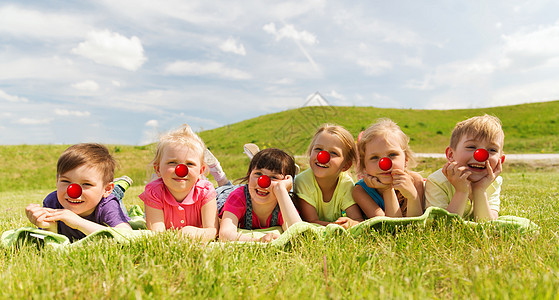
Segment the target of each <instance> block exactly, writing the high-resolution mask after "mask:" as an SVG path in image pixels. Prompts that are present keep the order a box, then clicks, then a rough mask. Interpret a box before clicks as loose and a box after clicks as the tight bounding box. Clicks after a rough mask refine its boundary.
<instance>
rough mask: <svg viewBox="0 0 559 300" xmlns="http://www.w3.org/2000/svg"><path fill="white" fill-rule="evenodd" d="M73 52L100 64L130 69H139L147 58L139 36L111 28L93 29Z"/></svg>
mask: <svg viewBox="0 0 559 300" xmlns="http://www.w3.org/2000/svg"><path fill="white" fill-rule="evenodd" d="M72 52H73V53H74V54H78V55H81V56H83V57H85V58H88V59H91V60H93V61H94V62H96V63H98V64H102V65H108V66H114V67H120V68H123V69H126V70H129V71H136V70H138V69H139V68H140V67H141V66H142V65H143V64H144V62H145V61H146V60H147V58H146V57H145V56H144V48H143V47H142V42H141V41H140V39H139V38H138V37H136V36H133V37H131V38H127V37H125V36H122V35H120V34H119V33H116V32H111V31H109V30H103V31H91V32H90V33H89V34H88V35H87V40H86V41H85V42H82V43H80V44H79V45H78V46H77V47H76V48H74V49H72Z"/></svg>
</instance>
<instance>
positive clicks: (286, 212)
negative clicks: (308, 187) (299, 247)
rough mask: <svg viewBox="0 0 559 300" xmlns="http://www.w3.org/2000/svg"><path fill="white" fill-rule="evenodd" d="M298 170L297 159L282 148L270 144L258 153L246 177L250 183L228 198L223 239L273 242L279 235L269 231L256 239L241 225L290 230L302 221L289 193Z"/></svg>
mask: <svg viewBox="0 0 559 300" xmlns="http://www.w3.org/2000/svg"><path fill="white" fill-rule="evenodd" d="M295 172H296V166H295V160H294V159H293V157H291V155H289V154H287V153H285V152H284V151H282V150H279V149H274V148H268V149H264V150H262V151H260V152H258V153H256V154H255V155H254V157H253V158H252V160H251V161H250V165H249V168H248V172H247V176H246V177H245V178H243V182H247V184H246V185H243V186H241V187H238V188H237V189H235V190H234V191H233V192H231V193H230V194H229V196H228V197H227V200H226V201H225V204H224V206H223V209H222V211H221V214H220V216H221V218H222V219H221V224H220V230H219V239H220V240H221V241H259V242H270V241H272V240H274V239H277V238H278V237H279V235H278V234H271V233H269V234H266V235H265V236H263V237H261V238H259V239H256V238H252V237H250V236H248V235H243V234H241V233H239V232H237V227H240V228H244V229H249V230H251V229H259V228H268V227H272V226H282V229H283V230H287V228H288V227H290V226H291V225H293V224H295V223H298V222H301V217H300V216H299V213H298V212H297V210H296V209H295V205H294V204H293V202H292V200H291V197H290V196H289V191H290V190H291V187H292V185H293V176H295ZM265 176H267V177H268V178H269V179H266V177H265ZM266 181H268V182H266Z"/></svg>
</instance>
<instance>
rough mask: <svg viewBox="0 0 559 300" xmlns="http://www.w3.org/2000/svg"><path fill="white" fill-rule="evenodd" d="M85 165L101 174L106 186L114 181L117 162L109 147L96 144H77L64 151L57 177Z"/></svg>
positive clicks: (57, 168)
mask: <svg viewBox="0 0 559 300" xmlns="http://www.w3.org/2000/svg"><path fill="white" fill-rule="evenodd" d="M83 165H88V166H91V167H93V168H95V169H97V170H98V171H99V172H101V173H102V176H103V183H104V184H107V183H109V182H111V181H113V178H114V171H115V167H116V161H115V160H114V158H113V157H112V156H111V154H110V153H109V149H107V147H105V146H103V145H101V144H95V143H82V144H76V145H73V146H70V147H68V149H66V150H64V152H62V154H61V155H60V157H59V158H58V163H57V165H56V175H57V176H60V175H63V174H64V173H66V172H69V171H71V170H73V169H75V168H78V167H81V166H83Z"/></svg>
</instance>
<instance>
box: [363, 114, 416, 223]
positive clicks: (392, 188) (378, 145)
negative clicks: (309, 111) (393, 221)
mask: <svg viewBox="0 0 559 300" xmlns="http://www.w3.org/2000/svg"><path fill="white" fill-rule="evenodd" d="M408 143H409V138H408V136H407V135H406V134H405V133H404V132H403V131H402V130H401V129H400V126H398V125H397V124H396V123H394V122H393V121H392V120H390V119H380V120H379V121H377V122H376V123H375V124H373V125H371V126H370V127H369V128H367V130H365V131H364V132H363V134H362V135H361V139H360V140H359V142H358V143H357V150H358V151H357V152H358V155H359V164H358V171H359V173H361V174H362V175H363V179H361V180H359V181H358V182H357V184H356V185H355V188H354V189H353V199H354V200H355V202H357V204H358V205H359V207H360V208H361V210H362V211H363V213H364V214H365V215H366V216H367V218H373V217H376V216H387V217H416V216H420V215H422V214H423V194H424V193H423V178H422V177H421V175H419V173H417V172H413V171H411V170H410V167H413V165H414V164H415V160H414V157H413V152H412V151H411V149H410V147H409V145H408Z"/></svg>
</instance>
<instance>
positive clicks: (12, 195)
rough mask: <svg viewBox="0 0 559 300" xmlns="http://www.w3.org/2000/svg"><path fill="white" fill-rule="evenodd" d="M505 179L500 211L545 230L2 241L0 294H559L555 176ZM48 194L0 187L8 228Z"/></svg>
mask: <svg viewBox="0 0 559 300" xmlns="http://www.w3.org/2000/svg"><path fill="white" fill-rule="evenodd" d="M426 164H427V165H430V164H429V163H426ZM437 164H438V162H436V161H432V162H431V165H432V166H433V167H435V166H436V165H437ZM431 170H432V169H428V170H426V172H430V171H431ZM503 177H504V179H505V184H504V189H503V194H502V204H501V207H502V210H501V214H505V215H516V216H521V217H526V218H529V219H531V220H532V221H534V222H536V223H537V224H538V225H540V226H541V234H540V235H539V236H521V235H519V234H517V233H514V232H509V233H504V234H498V233H492V232H486V233H483V232H481V233H480V232H474V231H472V230H470V229H469V228H467V227H464V226H462V225H460V224H456V225H454V226H447V227H444V228H441V227H431V228H406V229H404V230H402V232H400V233H398V234H395V235H392V234H385V233H372V234H370V235H367V236H361V237H357V238H353V237H337V238H331V239H327V240H325V241H323V242H322V241H320V242H317V241H313V240H306V239H305V238H302V239H301V240H299V241H297V242H296V243H294V245H293V246H292V247H290V248H286V249H277V248H271V247H257V246H251V245H234V246H233V245H224V246H221V247H215V246H214V247H208V246H205V245H201V244H198V243H195V242H191V241H188V240H182V239H179V238H177V237H176V236H175V234H174V232H167V233H165V234H161V235H158V236H155V237H151V238H145V239H141V240H139V241H137V242H134V243H131V244H128V245H122V244H116V243H113V242H111V240H106V241H101V242H99V243H96V244H90V245H87V246H85V247H83V248H78V249H68V250H66V251H63V252H59V251H54V250H45V249H43V250H38V249H37V248H35V247H32V246H26V247H23V248H20V249H15V248H13V249H0V257H1V258H0V266H1V267H0V268H1V272H0V274H1V275H0V276H1V278H0V279H1V280H0V297H1V298H35V297H36V298H133V299H140V298H144V299H151V298H171V297H177V296H181V297H182V296H186V297H195V298H241V297H249V298H291V299H299V298H342V297H343V298H346V297H347V298H375V297H388V298H425V297H427V298H450V297H457V298H465V297H467V298H509V297H510V298H522V299H525V298H554V297H556V292H557V291H558V290H559V278H558V275H559V255H558V254H559V252H558V250H559V240H558V236H557V228H559V226H558V225H559V216H558V212H559V201H558V200H559V190H558V188H557V186H556V184H554V183H556V182H558V180H559V173H557V172H556V171H548V172H534V171H533V170H518V169H516V170H515V171H514V172H509V173H506V172H505V173H504V174H503ZM142 190H143V187H142V186H140V185H135V186H133V187H131V188H130V189H129V190H128V191H127V194H126V198H125V202H126V203H127V204H141V203H140V200H138V198H137V195H138V194H140V193H141V192H142ZM49 191H50V189H37V190H32V191H8V192H0V199H1V200H0V230H2V231H4V230H8V229H13V228H18V227H21V226H28V225H29V223H28V221H27V219H26V217H25V215H24V210H23V208H24V207H25V205H26V204H28V203H30V202H36V203H40V201H41V200H42V198H43V197H44V195H46V194H47V193H48V192H49Z"/></svg>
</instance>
